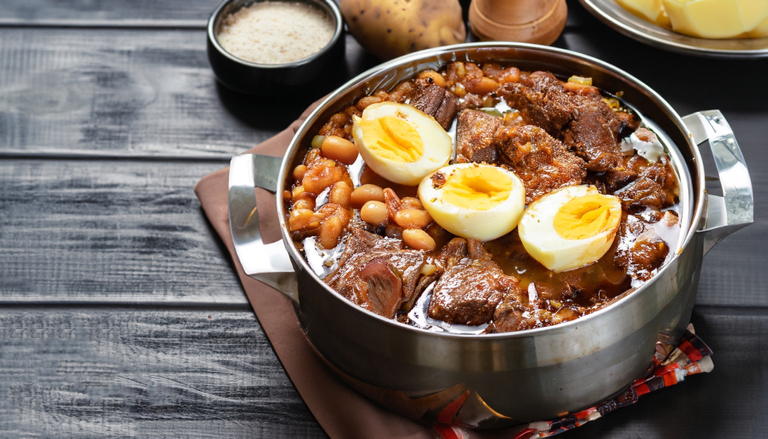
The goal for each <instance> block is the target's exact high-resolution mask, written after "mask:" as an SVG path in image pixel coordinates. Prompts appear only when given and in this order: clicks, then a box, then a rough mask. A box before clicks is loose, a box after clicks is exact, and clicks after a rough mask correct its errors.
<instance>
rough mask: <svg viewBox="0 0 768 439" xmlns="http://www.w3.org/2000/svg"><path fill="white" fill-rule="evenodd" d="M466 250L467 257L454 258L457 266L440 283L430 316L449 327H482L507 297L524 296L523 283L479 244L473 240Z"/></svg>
mask: <svg viewBox="0 0 768 439" xmlns="http://www.w3.org/2000/svg"><path fill="white" fill-rule="evenodd" d="M454 241H455V240H454ZM454 241H451V242H452V243H453V242H454ZM466 248H467V254H466V256H465V257H462V258H461V259H458V258H456V257H455V256H456V255H455V254H454V258H453V260H454V261H455V262H454V263H453V265H450V266H449V267H447V269H446V271H445V273H443V275H442V276H441V277H440V280H438V281H437V284H436V285H435V288H434V291H433V293H432V301H431V302H430V304H429V312H428V315H429V316H430V317H431V318H433V319H437V320H442V321H445V322H449V323H458V324H465V325H481V324H483V323H488V321H490V320H491V317H493V312H494V310H495V309H496V306H497V305H498V304H499V302H501V300H502V299H503V298H504V296H506V295H508V294H521V292H520V287H519V286H518V283H519V280H518V279H517V278H515V277H512V276H507V275H505V274H504V272H503V271H501V269H500V268H499V266H498V265H496V263H495V262H493V261H492V260H491V254H490V253H488V252H487V251H485V249H483V247H482V243H480V242H479V241H475V240H473V239H469V240H468V241H467V247H466ZM460 251H461V250H460ZM457 259H458V260H457Z"/></svg>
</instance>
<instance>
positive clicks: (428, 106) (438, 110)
mask: <svg viewBox="0 0 768 439" xmlns="http://www.w3.org/2000/svg"><path fill="white" fill-rule="evenodd" d="M414 83H415V85H416V87H415V89H414V92H413V95H412V96H411V98H410V104H411V105H413V106H414V107H416V108H418V109H419V110H421V111H423V112H425V113H427V114H429V115H430V116H432V117H434V118H435V120H436V121H437V123H439V124H440V125H441V126H442V127H443V129H445V130H447V129H448V128H450V127H451V123H452V122H453V117H454V116H455V115H456V111H457V109H458V108H457V105H456V103H457V101H458V98H457V97H456V95H454V94H453V93H451V92H449V91H448V90H446V89H445V87H440V86H439V85H437V84H435V83H434V82H433V81H432V78H419V79H416V80H415V81H414Z"/></svg>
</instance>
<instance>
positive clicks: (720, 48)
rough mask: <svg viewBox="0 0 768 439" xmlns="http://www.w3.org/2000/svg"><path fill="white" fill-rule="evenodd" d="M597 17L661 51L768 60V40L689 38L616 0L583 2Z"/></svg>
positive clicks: (586, 0) (582, 0)
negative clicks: (647, 19) (660, 25)
mask: <svg viewBox="0 0 768 439" xmlns="http://www.w3.org/2000/svg"><path fill="white" fill-rule="evenodd" d="M579 1H580V2H581V4H582V5H583V6H584V7H585V8H586V9H587V10H588V11H590V12H591V13H592V14H593V15H594V16H595V17H597V18H599V19H600V20H602V21H603V22H604V23H605V24H607V25H608V26H610V27H612V28H614V29H615V30H617V31H619V32H621V33H622V34H624V35H626V36H628V37H630V38H633V39H635V40H637V41H640V42H642V43H645V44H649V45H651V46H654V47H658V48H660V49H665V50H670V51H673V52H680V53H688V54H694V55H701V56H710V57H721V58H759V57H768V37H763V38H750V39H746V38H732V39H727V40H709V39H706V38H696V37H689V36H687V35H683V34H678V33H676V32H672V31H671V30H668V29H664V28H662V27H659V26H656V25H653V24H651V23H649V22H647V21H645V20H643V19H641V18H639V17H637V16H635V15H633V14H632V13H631V12H629V11H627V10H626V9H624V8H622V7H621V6H619V4H618V3H616V1H615V0H579Z"/></svg>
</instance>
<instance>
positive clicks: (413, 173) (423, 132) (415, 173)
mask: <svg viewBox="0 0 768 439" xmlns="http://www.w3.org/2000/svg"><path fill="white" fill-rule="evenodd" d="M398 115H399V117H401V118H404V119H405V120H407V121H408V122H409V123H410V124H411V126H412V127H414V128H415V130H416V131H417V132H418V134H419V137H421V139H422V141H423V142H424V154H423V155H422V156H421V157H420V158H418V159H417V160H416V161H413V162H406V161H397V160H391V159H388V158H385V157H381V156H379V155H377V154H376V152H375V151H374V150H372V149H371V148H370V145H366V144H365V141H364V138H363V129H362V127H361V125H360V123H359V120H360V119H361V118H359V117H355V118H354V122H355V123H354V125H353V127H352V135H353V137H354V139H355V145H356V146H357V149H358V151H359V152H360V155H361V156H362V157H363V160H364V161H365V164H366V165H368V166H369V167H370V168H371V169H372V170H373V171H374V172H375V173H376V174H378V175H380V176H382V177H384V178H386V179H387V180H389V181H391V182H394V183H399V184H404V185H409V186H415V185H417V184H419V182H420V181H421V180H422V179H423V178H424V177H425V176H426V175H428V174H430V173H432V172H434V171H435V170H437V169H439V168H441V167H443V166H445V165H446V164H447V163H448V161H449V160H450V158H451V152H452V150H453V142H452V140H451V137H450V136H449V135H448V133H447V132H446V131H445V130H444V129H443V127H442V126H440V124H439V123H437V121H436V120H435V119H434V118H433V117H432V116H429V115H427V114H426V113H424V112H422V111H421V110H418V109H416V108H415V107H412V106H410V105H406V104H398V103H395V102H380V103H377V104H372V105H369V106H368V107H366V108H365V110H363V114H362V119H367V120H375V119H379V118H381V117H384V116H398Z"/></svg>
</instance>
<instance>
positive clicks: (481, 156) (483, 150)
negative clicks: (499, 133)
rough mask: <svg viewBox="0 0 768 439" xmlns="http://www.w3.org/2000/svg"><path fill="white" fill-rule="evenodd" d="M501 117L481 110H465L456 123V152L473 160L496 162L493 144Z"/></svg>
mask: <svg viewBox="0 0 768 439" xmlns="http://www.w3.org/2000/svg"><path fill="white" fill-rule="evenodd" d="M501 124H502V121H501V118H500V117H496V116H493V115H491V114H488V113H486V112H484V111H480V110H463V111H462V112H461V113H459V117H458V122H457V123H456V152H458V153H459V154H460V155H462V156H464V157H465V158H467V159H468V160H469V161H471V162H477V163H480V162H485V163H494V162H495V161H496V158H497V153H496V147H495V146H494V145H493V142H494V137H495V135H496V130H498V129H499V127H500V126H501Z"/></svg>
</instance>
